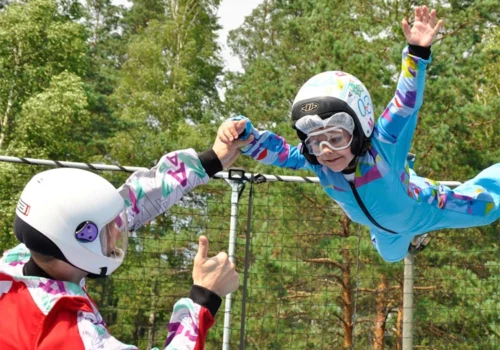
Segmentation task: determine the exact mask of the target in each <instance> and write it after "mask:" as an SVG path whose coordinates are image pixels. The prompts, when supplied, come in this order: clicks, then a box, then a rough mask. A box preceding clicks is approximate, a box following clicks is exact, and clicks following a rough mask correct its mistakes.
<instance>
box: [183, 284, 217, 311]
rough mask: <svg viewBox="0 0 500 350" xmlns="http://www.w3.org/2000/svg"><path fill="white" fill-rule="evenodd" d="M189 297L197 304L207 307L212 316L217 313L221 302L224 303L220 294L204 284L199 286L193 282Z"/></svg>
mask: <svg viewBox="0 0 500 350" xmlns="http://www.w3.org/2000/svg"><path fill="white" fill-rule="evenodd" d="M189 298H190V299H191V300H192V301H194V302H195V303H196V304H198V305H201V306H203V307H205V308H207V309H208V311H210V313H211V314H212V317H215V314H216V313H217V311H218V310H219V307H220V304H221V303H222V299H221V297H220V296H218V295H217V294H215V293H214V292H212V291H211V290H209V289H206V288H205V287H202V286H198V285H196V284H193V285H192V286H191V291H190V292H189Z"/></svg>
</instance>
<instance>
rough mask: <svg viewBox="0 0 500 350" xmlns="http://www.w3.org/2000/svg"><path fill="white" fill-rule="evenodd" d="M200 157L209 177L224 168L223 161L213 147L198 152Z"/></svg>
mask: <svg viewBox="0 0 500 350" xmlns="http://www.w3.org/2000/svg"><path fill="white" fill-rule="evenodd" d="M198 158H200V162H201V165H202V166H203V168H204V169H205V172H206V173H207V175H208V176H209V177H212V176H214V175H215V174H217V173H218V172H219V171H222V169H223V168H222V163H221V162H220V159H219V157H217V154H215V152H214V150H213V149H209V150H206V151H204V152H201V153H198Z"/></svg>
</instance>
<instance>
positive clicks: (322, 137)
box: [304, 127, 352, 156]
mask: <svg viewBox="0 0 500 350" xmlns="http://www.w3.org/2000/svg"><path fill="white" fill-rule="evenodd" d="M351 143H352V134H351V133H350V132H349V131H347V130H345V129H343V128H340V127H333V128H328V129H324V130H319V131H315V132H312V133H310V134H308V135H307V138H306V140H305V141H304V144H305V146H306V148H307V151H308V152H309V153H310V154H314V155H315V156H320V155H322V154H323V147H324V146H327V147H328V148H330V149H332V150H334V151H340V150H343V149H346V148H348V147H349V146H350V145H351Z"/></svg>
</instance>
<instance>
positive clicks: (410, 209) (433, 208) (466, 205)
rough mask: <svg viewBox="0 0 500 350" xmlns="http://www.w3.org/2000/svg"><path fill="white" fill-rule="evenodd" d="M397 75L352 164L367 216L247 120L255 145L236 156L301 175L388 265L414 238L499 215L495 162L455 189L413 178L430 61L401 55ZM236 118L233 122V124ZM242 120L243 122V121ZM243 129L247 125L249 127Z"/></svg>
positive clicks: (343, 188) (330, 176) (321, 169)
mask: <svg viewBox="0 0 500 350" xmlns="http://www.w3.org/2000/svg"><path fill="white" fill-rule="evenodd" d="M402 61H403V62H402V72H401V74H400V77H399V81H398V85H397V90H396V93H395V96H394V97H393V99H392V100H391V102H390V103H389V105H388V106H387V108H386V109H385V111H384V112H383V113H382V115H381V116H380V118H379V120H378V122H377V124H376V125H375V129H374V132H373V134H372V137H371V146H370V148H369V150H368V152H367V153H366V154H365V155H364V156H361V157H360V158H359V160H358V164H357V168H356V171H355V178H354V181H353V183H352V185H354V187H355V189H356V191H357V192H358V194H359V196H360V198H361V200H362V202H363V203H364V205H365V207H366V209H367V211H368V212H369V214H371V216H372V218H373V219H374V220H375V221H376V222H377V223H378V224H379V225H380V226H382V227H383V228H386V229H388V230H391V231H394V232H395V233H390V232H387V231H385V230H383V229H381V228H379V227H377V226H376V225H374V224H373V223H372V221H370V220H369V219H368V217H367V215H366V214H365V213H364V212H363V210H362V209H361V207H360V205H359V204H358V202H357V201H356V199H355V196H354V193H353V190H352V188H351V186H350V184H349V182H348V181H347V180H346V178H345V177H344V175H343V174H342V173H340V172H334V171H332V170H330V169H329V168H327V167H325V166H322V165H313V164H310V163H309V162H307V160H306V159H305V157H304V156H303V155H302V154H301V152H300V145H299V147H295V146H291V145H289V144H288V143H287V142H286V141H285V140H284V139H283V138H282V137H280V136H278V135H276V134H274V133H272V132H269V131H263V132H261V131H259V130H257V129H255V128H254V127H253V126H252V125H251V124H250V123H248V122H247V124H248V125H247V130H248V132H251V133H252V134H253V135H254V137H255V139H254V140H253V141H252V143H250V144H249V145H248V146H246V147H244V148H243V149H242V153H243V154H246V155H249V156H251V157H252V158H254V159H256V160H258V161H260V162H262V163H264V164H269V165H276V166H279V167H285V168H291V169H308V170H312V171H314V173H316V175H317V176H318V177H319V180H320V183H321V186H322V187H323V189H324V190H325V192H326V193H327V194H328V195H329V196H330V197H331V198H332V199H333V200H335V202H336V203H337V204H338V205H339V206H340V207H341V208H342V209H343V210H344V211H345V213H346V214H347V215H348V216H349V217H350V218H351V220H352V221H354V222H357V223H360V224H362V225H366V226H368V227H369V228H370V232H371V240H372V242H373V244H374V245H375V247H376V248H377V250H378V252H379V253H380V255H381V256H382V258H384V260H386V261H389V262H396V261H399V260H401V259H403V258H404V257H405V256H406V254H407V253H408V247H409V244H410V242H411V240H412V238H413V237H414V236H416V235H421V234H423V233H426V232H429V231H433V230H438V229H442V228H465V227H472V226H482V225H488V224H490V223H492V222H494V221H495V220H496V219H497V218H498V217H499V216H500V164H495V165H493V166H491V167H489V168H487V169H485V170H483V171H482V172H481V173H479V174H478V175H477V176H476V177H475V178H473V179H471V180H469V181H467V182H465V183H463V184H462V185H460V186H458V187H456V188H455V189H454V190H451V189H450V188H448V187H446V186H443V185H440V184H439V183H437V182H436V181H433V180H430V179H426V178H423V177H420V176H417V175H416V174H415V172H414V171H413V170H412V169H410V168H409V166H408V163H407V161H406V157H407V154H408V151H409V149H410V145H411V140H412V137H413V133H414V131H415V127H416V125H417V113H418V110H419V109H420V107H421V105H422V100H423V92H424V85H425V69H426V67H427V65H428V64H429V63H430V59H429V60H424V59H422V58H419V57H415V56H412V55H410V54H409V53H408V48H405V50H403V59H402ZM239 118H242V117H236V118H233V119H239ZM243 118H244V117H243ZM249 125H250V126H249Z"/></svg>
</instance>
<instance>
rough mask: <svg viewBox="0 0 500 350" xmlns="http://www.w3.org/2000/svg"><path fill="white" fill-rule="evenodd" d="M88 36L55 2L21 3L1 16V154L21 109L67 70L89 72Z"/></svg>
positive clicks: (11, 134)
mask: <svg viewBox="0 0 500 350" xmlns="http://www.w3.org/2000/svg"><path fill="white" fill-rule="evenodd" d="M85 39H86V38H85V31H84V28H83V26H82V25H80V24H78V23H75V22H72V21H70V20H69V19H68V16H67V15H65V14H61V13H60V12H59V11H58V8H57V4H56V2H55V1H51V0H35V1H30V2H27V3H24V2H19V3H17V2H16V3H13V4H11V5H9V6H7V7H6V8H5V9H4V10H3V11H2V12H1V13H0V71H1V72H2V74H1V75H0V111H1V112H0V113H1V118H0V149H5V148H6V147H7V145H8V144H9V142H10V140H11V139H12V138H13V135H14V134H15V128H16V124H17V123H18V119H19V116H20V112H21V107H22V105H23V103H24V102H25V101H26V100H27V99H29V98H30V97H31V96H32V95H33V94H34V93H37V92H40V91H42V90H43V89H44V88H46V87H47V86H48V84H49V83H50V81H51V78H52V77H53V76H54V75H57V74H60V73H62V72H63V71H65V70H67V71H69V72H71V73H75V74H77V75H80V74H81V73H83V72H84V70H85V69H86V67H87V60H86V50H87V47H86V43H85Z"/></svg>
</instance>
